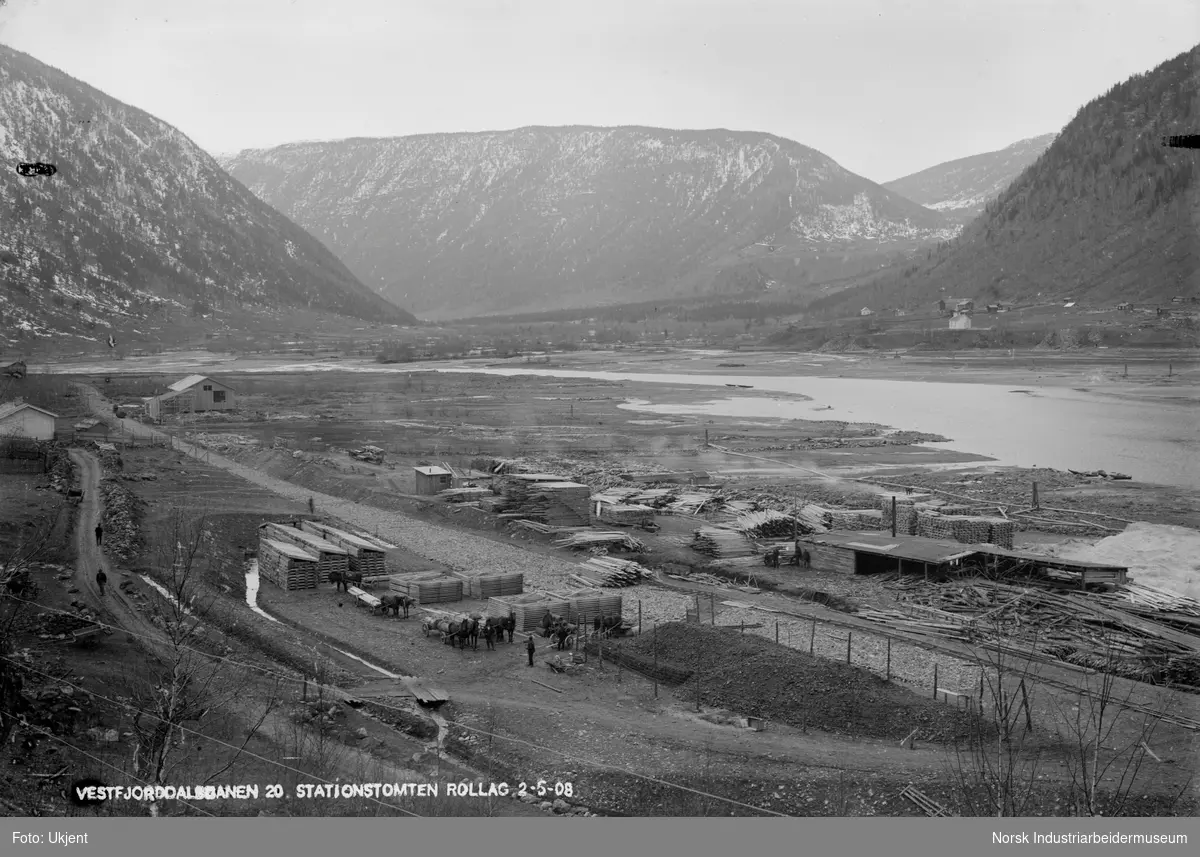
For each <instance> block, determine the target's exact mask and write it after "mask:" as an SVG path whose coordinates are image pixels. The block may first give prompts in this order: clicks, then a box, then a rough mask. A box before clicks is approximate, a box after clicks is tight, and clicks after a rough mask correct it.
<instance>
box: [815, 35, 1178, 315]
mask: <svg viewBox="0 0 1200 857" xmlns="http://www.w3.org/2000/svg"><path fill="white" fill-rule="evenodd" d="M1198 125H1200V47H1196V48H1193V49H1192V50H1191V51H1188V52H1187V53H1184V54H1180V55H1179V56H1177V57H1175V58H1174V59H1172V60H1169V61H1168V62H1165V63H1163V64H1162V65H1160V66H1159V67H1157V68H1155V69H1154V70H1153V71H1150V72H1147V73H1144V74H1139V75H1135V76H1133V77H1131V78H1130V79H1129V80H1127V81H1125V82H1124V83H1121V84H1118V85H1116V86H1114V87H1112V88H1111V89H1110V90H1109V91H1108V92H1106V93H1105V94H1104V95H1102V96H1100V97H1099V98H1096V99H1094V100H1093V101H1091V102H1090V103H1088V104H1087V105H1085V106H1084V107H1083V108H1081V109H1080V110H1079V112H1078V113H1077V114H1076V115H1075V118H1074V119H1072V120H1071V122H1070V123H1069V124H1068V125H1067V126H1066V127H1065V128H1064V129H1063V130H1062V132H1061V133H1060V134H1059V135H1058V137H1057V138H1056V139H1055V140H1054V142H1053V143H1052V144H1051V145H1050V147H1049V148H1048V149H1047V150H1046V151H1045V152H1044V153H1043V154H1042V155H1041V157H1039V158H1038V159H1037V160H1036V161H1035V162H1034V163H1033V164H1031V165H1030V166H1028V167H1027V168H1026V169H1025V171H1024V172H1023V173H1021V175H1020V176H1019V177H1018V178H1017V179H1016V181H1014V182H1013V183H1012V184H1011V185H1009V187H1008V189H1007V190H1005V191H1004V192H1003V193H1002V194H1001V195H1000V197H999V198H998V199H996V200H993V201H992V202H990V203H988V204H987V206H986V208H985V210H984V213H983V214H982V215H981V216H980V217H979V218H977V219H976V220H974V221H972V223H971V224H970V225H969V226H967V227H966V229H965V231H964V232H963V234H962V235H961V236H960V237H959V238H957V239H955V240H954V241H953V242H946V243H943V244H942V245H940V246H939V247H938V248H937V249H934V250H930V251H927V252H926V254H925V255H926V258H925V259H922V260H920V261H918V263H917V264H914V265H911V266H908V267H906V268H904V269H902V270H901V271H895V272H888V273H886V274H883V275H882V276H880V277H878V278H877V279H875V280H874V281H873V282H871V283H869V284H867V285H860V286H856V287H854V288H851V289H849V290H846V291H843V292H841V293H839V294H837V295H832V296H828V297H824V298H821V299H819V300H817V301H815V302H813V303H812V304H811V305H810V309H811V310H812V311H813V312H815V313H818V314H820V315H823V316H831V315H837V314H842V313H846V312H849V311H854V310H857V309H858V308H859V307H862V306H864V305H866V306H871V307H878V308H884V307H889V306H891V307H920V306H928V303H927V302H930V301H936V300H937V299H938V297H939V296H945V295H952V296H954V297H957V298H975V299H977V300H978V299H986V300H994V299H1003V300H1008V301H1035V300H1036V301H1048V300H1050V299H1057V298H1061V297H1073V298H1077V299H1079V300H1081V301H1083V302H1085V303H1093V304H1096V303H1098V304H1112V303H1114V302H1117V301H1120V300H1128V301H1135V302H1136V301H1144V302H1154V301H1161V300H1164V299H1169V298H1170V297H1171V296H1174V295H1185V296H1188V295H1195V294H1197V292H1198V288H1197V287H1198V286H1200V241H1198V240H1197V232H1196V226H1197V223H1200V192H1198V190H1197V186H1196V178H1197V170H1196V166H1195V164H1196V158H1197V155H1196V151H1195V150H1194V149H1184V148H1168V147H1166V146H1164V145H1163V137H1164V136H1170V135H1182V134H1189V133H1192V132H1194V131H1195V129H1196V127H1197V126H1198Z"/></svg>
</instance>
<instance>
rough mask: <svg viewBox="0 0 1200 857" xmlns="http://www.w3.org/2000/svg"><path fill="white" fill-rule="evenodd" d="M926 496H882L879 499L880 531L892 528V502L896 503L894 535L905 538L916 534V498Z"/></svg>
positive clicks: (924, 495)
mask: <svg viewBox="0 0 1200 857" xmlns="http://www.w3.org/2000/svg"><path fill="white" fill-rule="evenodd" d="M928 496H929V495H928V494H923V495H917V494H884V495H883V496H881V497H880V498H879V512H880V516H879V517H880V529H883V530H890V529H891V528H892V501H893V499H894V500H895V502H896V533H897V535H899V534H904V535H906V536H913V535H916V534H917V512H916V504H917V503H918V502H919V499H918V498H923V497H928Z"/></svg>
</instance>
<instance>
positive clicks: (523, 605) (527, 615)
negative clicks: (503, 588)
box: [487, 591, 570, 634]
mask: <svg viewBox="0 0 1200 857" xmlns="http://www.w3.org/2000/svg"><path fill="white" fill-rule="evenodd" d="M569 608H570V605H569V604H568V603H567V601H566V600H565V599H563V598H558V597H555V596H553V595H550V594H549V593H548V592H537V591H534V592H526V593H525V594H524V595H515V596H511V597H507V598H494V597H493V598H489V599H488V607H487V614H488V615H489V616H500V617H503V616H507V615H508V614H509V613H512V614H513V616H514V617H515V619H516V625H517V627H516V630H518V631H520V632H521V633H524V634H531V633H533V632H534V631H536V630H537V629H538V628H540V627H541V625H542V616H544V615H545V613H546V611H547V610H549V611H550V612H551V613H553V614H554V615H555V616H563V617H566V615H567V611H568V609H569Z"/></svg>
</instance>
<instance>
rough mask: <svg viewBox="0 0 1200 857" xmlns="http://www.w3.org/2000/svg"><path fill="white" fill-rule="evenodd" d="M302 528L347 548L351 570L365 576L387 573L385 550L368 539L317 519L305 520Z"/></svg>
mask: <svg viewBox="0 0 1200 857" xmlns="http://www.w3.org/2000/svg"><path fill="white" fill-rule="evenodd" d="M300 527H301V529H302V530H304V531H305V532H308V533H312V534H313V535H315V536H318V537H320V538H322V539H325V541H328V542H333V544H335V545H337V546H338V547H340V548H344V549H345V550H346V553H347V556H348V557H349V562H350V570H351V571H353V572H357V573H359V574H361V575H362V576H363V577H382V576H383V575H385V574H387V568H386V567H385V564H384V551H383V548H381V547H379V546H378V545H376V544H373V543H372V542H369V541H367V540H366V539H363V538H360V537H358V536H356V535H352V534H351V533H347V532H345V531H344V530H339V529H337V528H336V527H330V526H327V525H325V524H319V523H317V522H316V521H304V522H302V523H301V524H300Z"/></svg>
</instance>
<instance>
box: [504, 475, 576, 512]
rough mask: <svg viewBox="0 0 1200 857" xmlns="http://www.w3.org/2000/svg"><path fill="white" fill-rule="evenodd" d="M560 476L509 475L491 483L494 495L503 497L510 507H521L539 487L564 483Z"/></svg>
mask: <svg viewBox="0 0 1200 857" xmlns="http://www.w3.org/2000/svg"><path fill="white" fill-rule="evenodd" d="M565 481H567V480H566V479H564V478H563V477H562V476H555V475H554V474H552V473H510V474H507V475H505V476H501V477H500V478H498V479H496V480H495V481H494V483H493V485H494V488H495V490H496V493H498V494H500V495H501V496H502V497H504V498H505V499H506V500H507V501H508V503H509V505H510V506H513V507H520V506H523V505H524V504H525V503H526V502H528V501H529V499H530V498H531V497H532V496H533V492H534V491H535V490H536V489H537V488H538V486H539V485H544V484H546V483H550V482H565Z"/></svg>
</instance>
